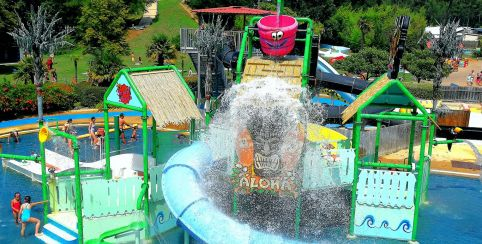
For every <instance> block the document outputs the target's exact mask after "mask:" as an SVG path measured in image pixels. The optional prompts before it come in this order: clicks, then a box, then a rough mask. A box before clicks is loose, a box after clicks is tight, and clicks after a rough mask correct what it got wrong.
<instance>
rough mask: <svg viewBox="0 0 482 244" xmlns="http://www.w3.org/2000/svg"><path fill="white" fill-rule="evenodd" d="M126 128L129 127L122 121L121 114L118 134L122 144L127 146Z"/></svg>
mask: <svg viewBox="0 0 482 244" xmlns="http://www.w3.org/2000/svg"><path fill="white" fill-rule="evenodd" d="M127 127H130V125H129V124H127V123H126V121H125V119H124V114H123V113H121V114H120V115H119V132H120V137H121V139H122V143H123V144H127V142H126V135H125V130H126V129H127Z"/></svg>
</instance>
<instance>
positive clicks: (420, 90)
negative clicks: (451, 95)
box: [403, 82, 433, 100]
mask: <svg viewBox="0 0 482 244" xmlns="http://www.w3.org/2000/svg"><path fill="white" fill-rule="evenodd" d="M403 85H405V87H406V88H407V89H408V90H409V91H410V93H412V95H413V96H414V97H416V98H418V99H428V100H430V99H432V96H433V85H432V83H413V82H411V83H404V84H403Z"/></svg>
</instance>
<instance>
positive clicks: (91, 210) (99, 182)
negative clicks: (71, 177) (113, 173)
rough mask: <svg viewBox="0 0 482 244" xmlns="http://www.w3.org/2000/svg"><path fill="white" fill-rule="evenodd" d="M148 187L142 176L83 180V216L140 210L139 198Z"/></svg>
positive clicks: (98, 215) (100, 215) (101, 215)
mask: <svg viewBox="0 0 482 244" xmlns="http://www.w3.org/2000/svg"><path fill="white" fill-rule="evenodd" d="M145 190H146V189H144V190H143V188H142V178H141V177H130V178H123V179H118V180H106V179H94V180H88V181H82V204H83V206H82V209H83V211H82V212H83V217H89V218H90V217H105V216H111V215H117V214H126V213H132V212H134V211H136V210H138V207H137V206H138V203H137V202H138V198H139V195H140V194H141V193H144V192H145Z"/></svg>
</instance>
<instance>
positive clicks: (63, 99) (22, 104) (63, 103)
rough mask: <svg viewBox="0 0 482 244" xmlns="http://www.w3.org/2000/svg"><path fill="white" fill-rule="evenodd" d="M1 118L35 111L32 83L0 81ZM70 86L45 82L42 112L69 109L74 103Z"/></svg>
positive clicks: (34, 89) (35, 96) (35, 101)
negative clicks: (14, 83)
mask: <svg viewBox="0 0 482 244" xmlns="http://www.w3.org/2000/svg"><path fill="white" fill-rule="evenodd" d="M0 90H1V92H0V112H1V113H2V116H1V119H0V120H2V119H6V118H9V119H11V118H15V117H19V116H23V115H33V114H36V112H37V95H36V87H35V85H33V84H16V85H13V84H10V83H9V82H1V83H0ZM72 91H73V90H72V88H71V87H69V86H68V85H65V84H46V85H45V86H44V87H43V106H44V112H46V113H49V112H56V111H62V110H69V109H72V108H73V105H74V103H75V95H74V94H73V92H72Z"/></svg>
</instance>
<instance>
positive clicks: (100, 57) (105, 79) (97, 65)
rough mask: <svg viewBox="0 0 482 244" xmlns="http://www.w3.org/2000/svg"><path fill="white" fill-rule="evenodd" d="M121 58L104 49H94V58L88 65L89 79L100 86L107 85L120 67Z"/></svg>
mask: <svg viewBox="0 0 482 244" xmlns="http://www.w3.org/2000/svg"><path fill="white" fill-rule="evenodd" d="M122 66H123V65H122V60H121V59H120V58H119V56H117V55H115V54H114V53H111V52H109V51H107V50H105V49H97V50H95V51H94V58H93V60H92V61H91V62H90V66H89V72H88V76H89V81H90V82H92V83H96V84H98V85H101V86H108V85H110V83H111V82H112V80H113V79H114V77H115V75H116V74H117V73H118V72H119V70H121V69H122Z"/></svg>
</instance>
